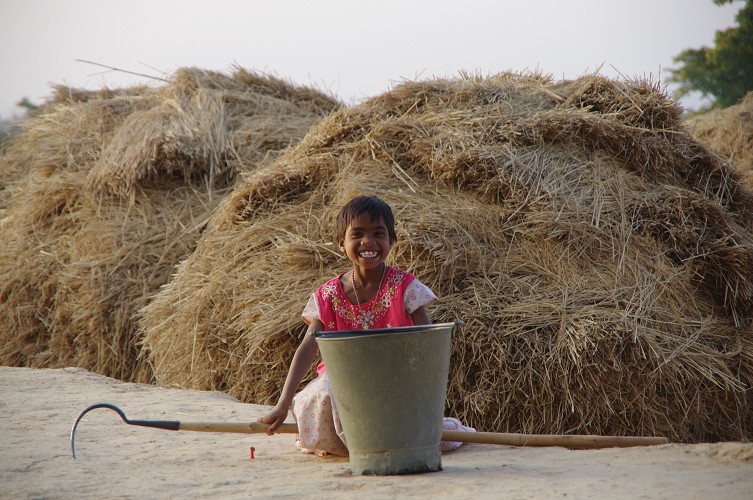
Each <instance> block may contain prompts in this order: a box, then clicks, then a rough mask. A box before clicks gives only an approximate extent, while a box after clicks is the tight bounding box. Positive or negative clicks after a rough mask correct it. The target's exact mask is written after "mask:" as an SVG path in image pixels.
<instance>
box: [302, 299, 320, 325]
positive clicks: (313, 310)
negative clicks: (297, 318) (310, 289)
mask: <svg viewBox="0 0 753 500" xmlns="http://www.w3.org/2000/svg"><path fill="white" fill-rule="evenodd" d="M301 317H302V318H303V321H305V322H306V323H308V324H309V325H310V324H311V322H312V321H313V320H315V319H316V320H319V321H321V320H322V319H321V316H320V315H319V304H318V303H317V301H316V297H314V294H313V293H312V294H311V295H310V296H309V301H308V302H307V303H306V307H304V308H303V314H301Z"/></svg>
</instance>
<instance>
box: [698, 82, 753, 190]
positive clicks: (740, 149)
mask: <svg viewBox="0 0 753 500" xmlns="http://www.w3.org/2000/svg"><path fill="white" fill-rule="evenodd" d="M687 125H688V128H689V129H690V133H692V134H693V136H695V137H696V138H697V139H698V140H699V141H701V142H704V143H706V144H708V145H709V146H711V147H712V148H714V149H715V150H716V151H718V152H719V153H721V154H722V155H724V157H725V158H727V159H728V160H729V161H730V163H732V164H733V165H734V166H735V167H736V168H737V170H738V171H739V172H740V174H741V175H742V177H743V181H744V182H745V185H746V186H748V187H749V188H751V189H753V92H750V93H748V95H747V96H745V98H744V99H743V100H742V101H741V102H740V103H739V104H736V105H734V106H730V107H728V108H725V109H717V110H713V111H709V112H707V113H704V114H702V115H700V116H695V117H693V118H691V119H689V120H688V123H687Z"/></svg>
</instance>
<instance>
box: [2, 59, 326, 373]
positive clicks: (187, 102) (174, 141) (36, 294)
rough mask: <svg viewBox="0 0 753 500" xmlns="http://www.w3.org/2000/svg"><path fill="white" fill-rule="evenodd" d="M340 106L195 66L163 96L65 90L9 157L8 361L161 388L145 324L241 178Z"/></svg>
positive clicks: (306, 92) (5, 174)
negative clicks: (145, 343) (143, 344)
mask: <svg viewBox="0 0 753 500" xmlns="http://www.w3.org/2000/svg"><path fill="white" fill-rule="evenodd" d="M337 107H338V103H337V102H336V101H335V100H334V99H332V98H329V97H327V96H326V95H323V94H321V93H318V92H316V91H314V90H311V89H306V88H300V87H295V86H293V85H291V84H289V83H287V82H284V81H282V80H280V79H277V78H273V77H268V76H262V75H257V74H254V73H249V72H247V71H244V70H242V69H238V70H237V71H236V72H235V73H234V74H233V75H232V76H227V75H224V74H220V73H214V72H205V71H201V70H197V69H182V70H179V71H178V72H177V73H176V74H175V75H174V76H173V78H172V80H171V82H170V83H169V84H168V85H165V86H163V87H160V88H156V89H151V88H146V87H135V88H131V89H123V90H114V91H110V90H103V91H99V92H82V91H77V90H72V89H66V88H63V87H60V88H58V89H57V92H56V95H55V97H54V98H53V99H51V101H50V102H49V103H47V104H46V105H45V107H44V108H43V109H42V110H41V112H40V113H38V114H37V115H36V116H35V117H33V118H30V119H27V120H25V121H24V122H22V123H21V126H22V130H21V132H20V133H19V134H18V135H17V136H16V137H15V138H14V140H13V141H12V142H11V144H10V145H9V146H8V149H7V150H6V151H5V152H4V154H3V155H2V157H1V158H0V172H2V176H0V180H2V183H3V184H2V186H1V187H2V195H1V196H2V198H1V200H2V203H3V213H2V233H1V234H0V242H1V243H0V244H1V245H2V252H1V254H0V298H1V299H2V301H1V303H0V318H1V319H0V321H1V322H2V325H3V328H2V330H1V331H0V345H1V346H2V347H0V362H2V363H3V364H6V365H16V366H32V367H60V366H68V365H77V366H83V367H85V368H88V369H90V370H93V371H96V372H98V373H102V374H105V375H109V376H113V377H117V378H120V379H123V380H139V381H151V380H153V377H152V373H151V368H150V367H149V365H148V364H145V363H143V362H142V361H141V360H140V359H139V357H138V355H139V352H140V346H139V344H138V342H137V338H136V323H135V321H134V319H133V316H134V314H135V313H136V312H137V311H138V310H139V309H140V308H141V307H143V306H144V305H145V304H146V303H147V302H148V300H149V298H150V297H151V295H153V294H154V293H155V292H156V291H157V290H158V289H159V287H160V286H162V285H164V284H165V283H167V282H168V280H169V277H170V275H171V274H172V273H173V272H174V271H175V265H176V264H178V263H179V262H180V261H181V260H183V259H184V258H186V257H187V256H188V255H190V253H191V252H192V251H193V249H194V246H195V243H196V240H197V239H198V237H199V235H200V234H201V231H202V229H203V227H204V224H205V222H206V219H207V217H208V215H209V214H210V213H211V212H212V210H214V208H215V207H216V206H217V204H218V203H219V201H220V200H221V199H222V198H223V197H224V196H226V195H227V194H228V193H229V192H230V190H231V188H232V186H233V184H234V182H235V181H236V179H237V178H239V175H241V174H243V173H244V172H249V171H253V170H254V169H256V168H258V167H259V166H260V165H262V164H263V163H264V162H268V161H270V160H271V159H273V158H274V157H275V156H276V155H278V154H279V153H280V152H281V151H282V150H284V149H285V148H287V147H288V146H289V145H291V144H293V143H295V142H297V141H298V140H300V139H301V138H302V137H303V136H304V135H305V133H306V132H307V131H308V130H309V128H310V127H311V125H312V124H313V123H315V122H316V121H318V120H320V119H321V118H322V117H323V116H325V115H327V114H328V113H329V112H331V111H332V110H333V109H335V108H337Z"/></svg>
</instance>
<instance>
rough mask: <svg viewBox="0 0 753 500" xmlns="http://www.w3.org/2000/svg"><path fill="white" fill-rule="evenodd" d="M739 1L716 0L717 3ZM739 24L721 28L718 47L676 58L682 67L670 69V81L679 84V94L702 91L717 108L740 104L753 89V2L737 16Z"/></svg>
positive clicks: (684, 52)
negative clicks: (724, 28)
mask: <svg viewBox="0 0 753 500" xmlns="http://www.w3.org/2000/svg"><path fill="white" fill-rule="evenodd" d="M734 1H735V0H714V3H715V4H717V5H722V4H725V3H732V2H734ZM735 19H736V21H737V24H738V26H736V27H732V28H728V29H726V30H723V31H717V32H716V35H715V36H714V47H713V48H708V47H701V48H700V49H687V50H684V51H683V52H681V53H680V54H679V55H678V56H677V57H675V58H674V62H675V63H676V64H679V65H680V66H679V67H678V68H671V69H669V73H670V76H669V77H668V78H667V81H668V82H669V83H673V84H676V85H677V88H676V90H675V95H676V97H678V98H680V97H683V96H686V95H688V94H689V93H691V92H700V93H701V94H702V95H703V96H704V97H708V98H711V99H712V100H713V101H714V107H727V106H731V105H733V104H735V103H737V102H738V101H739V100H740V99H742V98H743V97H745V94H747V93H748V92H749V91H751V90H753V3H752V2H751V0H745V6H744V7H743V8H742V9H741V10H740V12H738V13H737V16H736V17H735Z"/></svg>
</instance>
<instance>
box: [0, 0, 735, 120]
mask: <svg viewBox="0 0 753 500" xmlns="http://www.w3.org/2000/svg"><path fill="white" fill-rule="evenodd" d="M742 5H743V2H742V1H737V2H734V3H733V4H732V5H725V6H723V7H718V6H716V5H715V4H714V3H713V2H712V1H711V0H516V1H511V0H510V1H508V0H402V1H401V0H263V1H257V0H245V1H244V0H205V1H198V0H117V1H115V0H0V68H2V77H0V117H4V118H8V117H10V116H12V115H18V114H19V112H20V110H19V108H17V107H15V103H16V102H18V101H19V100H20V99H21V98H22V97H24V96H26V97H28V98H29V99H31V101H32V102H35V103H40V102H42V101H43V100H44V99H45V98H46V97H48V96H49V95H50V93H51V89H50V85H51V84H65V85H69V86H72V87H77V88H84V89H99V88H102V87H105V86H107V87H111V88H114V87H122V86H131V85H135V84H137V83H147V82H150V81H151V82H152V83H153V84H154V85H159V84H160V82H158V81H156V80H149V79H147V78H143V77H134V76H131V75H128V74H126V73H122V72H117V71H108V70H105V69H102V68H99V67H97V66H93V65H90V64H85V63H82V62H77V61H76V59H85V60H90V61H94V62H97V63H101V64H105V65H108V66H113V67H117V68H122V69H125V70H128V71H133V72H137V73H146V74H149V75H154V76H158V77H166V76H169V75H170V74H171V73H172V72H173V71H175V70H176V69H177V68H180V67H183V66H195V67H198V68H202V69H207V70H219V71H225V72H230V71H232V68H233V65H238V66H241V67H243V68H246V69H249V70H257V71H261V72H265V73H268V74H272V75H275V76H278V77H282V78H285V79H288V80H291V81H293V82H294V83H297V84H303V85H312V86H315V87H317V88H319V89H321V90H326V91H328V92H330V93H331V94H334V95H335V96H337V97H339V98H340V99H341V100H343V101H344V102H346V103H348V104H354V103H358V102H360V101H361V100H363V99H364V98H367V97H371V96H374V95H378V94H380V93H382V92H384V91H386V90H388V89H390V88H391V87H392V86H394V85H395V84H396V83H398V82H400V81H402V80H405V79H410V80H414V79H426V78H430V77H437V76H440V77H453V76H456V75H458V73H459V72H461V71H467V72H471V73H478V74H482V75H490V74H495V73H498V72H500V71H506V70H513V71H526V70H540V71H541V72H543V73H545V74H551V75H553V76H554V77H555V78H557V79H560V78H567V79H571V78H576V77H578V76H581V75H583V74H585V73H591V72H594V71H596V70H597V69H599V68H600V70H599V72H600V74H602V75H604V76H607V77H610V78H621V77H627V78H635V77H641V78H642V77H651V78H652V79H653V80H654V81H656V80H659V81H664V79H665V78H666V76H667V74H666V69H667V68H670V67H673V63H672V58H673V57H674V56H676V55H677V54H679V53H680V52H681V51H682V50H684V49H686V48H698V47H701V46H704V45H705V46H712V45H713V39H714V33H715V32H716V31H717V30H720V29H724V28H726V27H729V26H733V25H734V24H735V21H734V16H735V13H736V12H737V11H738V10H739V9H740V8H741V7H742ZM686 104H688V105H692V103H691V102H687V103H686Z"/></svg>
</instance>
